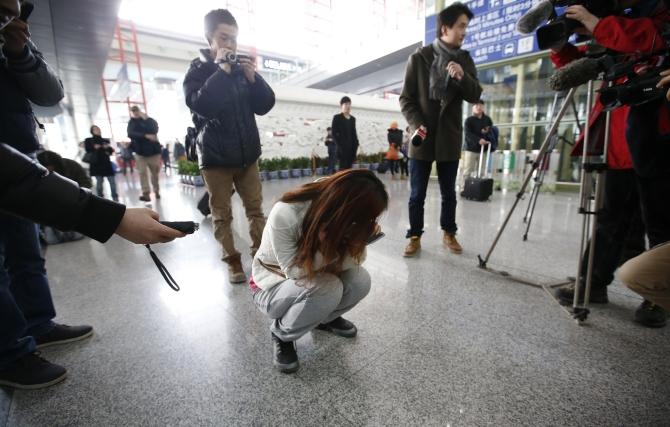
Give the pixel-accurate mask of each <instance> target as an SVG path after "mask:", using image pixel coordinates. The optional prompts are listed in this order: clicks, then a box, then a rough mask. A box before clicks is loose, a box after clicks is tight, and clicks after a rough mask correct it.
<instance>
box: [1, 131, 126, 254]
mask: <svg viewBox="0 0 670 427" xmlns="http://www.w3.org/2000/svg"><path fill="white" fill-rule="evenodd" d="M0 210H4V211H7V212H9V213H12V214H15V215H19V216H22V217H25V218H28V219H30V220H32V221H35V222H38V223H41V224H46V225H51V226H53V227H56V228H58V229H61V230H75V231H78V232H80V233H82V234H84V235H86V236H89V237H91V238H93V239H95V240H97V241H99V242H103V243H104V242H105V241H107V240H108V239H109V238H110V237H111V236H112V234H114V231H116V229H117V227H118V226H119V224H120V223H121V219H122V218H123V215H124V213H125V211H126V207H125V206H124V205H121V204H119V203H115V202H111V201H109V200H105V199H102V198H100V197H97V196H94V195H92V194H91V193H90V192H89V191H87V190H84V189H81V188H80V187H79V185H77V184H76V183H75V182H74V181H71V180H69V179H67V178H64V177H62V176H60V175H58V174H56V173H49V171H47V170H46V169H45V168H44V167H42V166H40V165H38V164H36V163H35V162H33V161H32V160H30V158H28V157H26V156H25V155H23V154H21V153H19V152H18V151H16V150H14V149H13V148H11V147H9V146H8V145H5V144H2V143H0Z"/></svg>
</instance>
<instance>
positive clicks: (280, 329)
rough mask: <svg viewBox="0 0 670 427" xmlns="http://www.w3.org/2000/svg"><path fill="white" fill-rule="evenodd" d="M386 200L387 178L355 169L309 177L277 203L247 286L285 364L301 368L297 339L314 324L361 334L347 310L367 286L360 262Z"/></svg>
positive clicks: (278, 363)
mask: <svg viewBox="0 0 670 427" xmlns="http://www.w3.org/2000/svg"><path fill="white" fill-rule="evenodd" d="M387 207H388V194H387V193H386V189H385V188H384V184H382V182H381V181H380V180H379V179H378V178H377V177H376V176H375V175H374V173H372V172H370V171H368V170H360V169H358V170H345V171H342V172H339V173H337V174H335V175H332V176H330V177H328V178H322V179H321V180H319V181H316V182H312V183H309V184H305V185H303V186H301V187H299V188H297V189H295V190H293V191H290V192H288V193H286V194H284V195H283V196H282V198H281V199H280V201H279V202H277V203H276V204H275V205H274V207H273V208H272V211H271V212H270V216H269V217H268V221H267V225H266V226H265V229H264V230H263V238H262V241H261V245H260V248H259V249H258V252H257V253H256V256H255V257H254V261H253V264H252V279H251V280H250V285H251V290H252V292H253V294H254V295H253V298H254V302H255V303H256V306H257V307H258V308H259V309H260V310H261V311H262V312H263V313H265V314H266V315H267V316H268V317H269V318H270V319H271V320H272V323H271V326H270V331H271V333H272V341H273V345H274V365H275V367H276V368H277V369H279V370H280V371H282V372H287V373H289V372H295V371H297V370H298V367H299V363H298V356H297V353H296V347H295V341H296V340H297V339H298V338H300V337H301V336H303V335H305V334H306V333H308V332H309V331H311V330H312V329H314V328H317V329H321V330H324V331H328V332H331V333H333V334H336V335H339V336H343V337H354V336H355V335H356V332H357V329H356V326H354V324H353V323H351V322H350V321H348V320H345V319H344V318H342V315H343V314H344V313H346V312H347V311H349V310H351V309H352V308H353V307H354V306H356V304H358V303H359V302H360V301H361V300H362V299H363V298H365V296H366V295H367V294H368V292H369V291H370V275H369V274H368V272H367V271H366V270H365V269H364V268H363V267H362V266H361V263H362V262H363V261H364V259H365V254H366V251H365V247H366V245H367V243H368V241H370V240H371V239H372V238H373V237H374V236H375V235H376V234H378V233H379V226H378V225H377V218H378V217H379V216H380V215H381V214H382V213H383V212H384V211H385V210H386V209H387Z"/></svg>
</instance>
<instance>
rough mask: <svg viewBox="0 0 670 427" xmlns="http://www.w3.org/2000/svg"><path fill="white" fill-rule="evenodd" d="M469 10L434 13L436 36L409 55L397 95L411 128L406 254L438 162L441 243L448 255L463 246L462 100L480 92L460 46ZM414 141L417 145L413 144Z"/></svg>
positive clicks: (412, 250) (416, 235) (416, 246)
mask: <svg viewBox="0 0 670 427" xmlns="http://www.w3.org/2000/svg"><path fill="white" fill-rule="evenodd" d="M473 16H474V15H473V13H472V12H471V11H470V9H469V8H468V7H467V6H466V5H464V4H463V3H460V2H456V3H452V4H451V5H449V6H448V7H447V8H445V9H444V10H442V11H441V12H440V13H439V14H438V16H437V35H436V36H437V37H436V38H435V40H434V41H433V43H431V44H430V45H428V46H425V47H422V48H419V49H418V50H417V52H416V53H414V54H413V55H412V56H410V58H409V61H408V63H407V69H406V72H405V81H404V85H403V89H402V94H401V95H400V107H401V109H402V113H403V115H404V116H405V119H406V120H407V122H408V123H409V125H410V126H411V128H412V129H415V133H416V139H414V137H413V140H412V142H413V144H412V146H411V147H410V152H409V155H410V173H411V179H410V187H411V195H410V198H409V206H408V207H409V222H410V229H409V230H407V235H406V237H407V238H408V239H409V244H408V245H407V246H406V247H405V252H404V256H405V257H413V256H415V255H417V253H418V252H419V251H420V249H421V235H422V234H423V231H424V230H423V225H424V224H423V220H424V202H425V200H426V191H427V189H428V181H429V179H430V174H431V170H432V166H433V162H436V164H437V166H436V169H437V179H438V182H439V184H440V193H441V195H442V207H441V213H440V227H441V228H442V231H443V233H444V235H443V238H442V241H443V243H444V245H445V246H446V247H447V248H448V249H449V250H450V251H451V252H452V253H457V254H459V253H461V252H462V251H463V248H462V247H461V245H460V243H459V242H458V240H457V239H456V232H457V230H458V227H457V225H456V176H457V174H458V162H459V160H460V158H461V145H462V141H463V131H462V123H463V112H462V109H463V101H468V102H476V101H477V100H478V99H479V97H480V96H481V94H482V88H481V86H480V85H479V81H478V80H477V69H476V68H475V64H474V61H473V60H472V58H471V57H470V54H469V53H468V51H466V50H463V49H461V46H462V45H463V40H464V38H465V33H466V30H467V27H468V25H469V23H470V20H471V19H472V18H473ZM414 141H416V144H415V143H414Z"/></svg>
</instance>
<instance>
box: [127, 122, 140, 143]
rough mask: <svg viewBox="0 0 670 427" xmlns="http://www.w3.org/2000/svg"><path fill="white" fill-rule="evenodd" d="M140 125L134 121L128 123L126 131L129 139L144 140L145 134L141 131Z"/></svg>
mask: <svg viewBox="0 0 670 427" xmlns="http://www.w3.org/2000/svg"><path fill="white" fill-rule="evenodd" d="M137 125H138V123H136V122H135V121H134V120H130V121H129V122H128V128H127V129H126V131H127V133H128V138H130V139H142V138H144V135H145V133H144V132H143V131H142V130H141V129H138V126H137Z"/></svg>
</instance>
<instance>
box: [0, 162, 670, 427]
mask: <svg viewBox="0 0 670 427" xmlns="http://www.w3.org/2000/svg"><path fill="white" fill-rule="evenodd" d="M308 180H309V178H302V179H291V180H283V181H271V182H264V183H263V193H264V210H265V212H266V213H267V212H269V210H270V208H271V206H272V204H273V201H275V200H277V198H278V197H279V196H280V195H281V194H282V193H283V192H284V191H286V190H288V189H289V188H292V187H294V186H297V185H299V184H300V183H302V182H307V181H308ZM383 180H384V182H385V183H386V185H387V186H388V190H389V193H390V196H391V203H390V208H389V210H388V212H387V213H385V215H384V216H383V218H382V221H381V225H382V227H383V230H384V231H385V232H386V237H385V238H384V239H382V240H380V241H379V242H377V243H374V244H373V245H371V246H370V247H369V250H368V258H367V260H366V262H365V267H366V268H367V269H368V270H369V271H370V274H371V276H372V290H371V292H370V294H369V295H368V297H367V298H365V299H364V300H363V301H362V302H361V303H360V304H359V305H358V306H357V307H355V308H354V309H353V310H352V311H351V312H349V313H347V315H346V316H345V317H347V318H348V319H349V320H351V321H353V322H354V323H355V324H356V325H357V327H358V330H359V333H358V336H357V337H356V338H355V339H345V338H341V337H337V336H334V335H332V334H328V333H326V332H323V331H313V332H312V333H309V334H307V335H306V336H304V337H303V338H301V339H300V340H299V341H298V343H297V346H298V355H299V357H300V363H301V367H300V370H299V371H298V372H297V373H296V374H292V375H287V374H282V373H280V372H278V371H276V370H275V369H274V368H273V366H272V344H271V340H270V332H269V328H268V321H267V319H266V317H265V316H264V315H262V314H261V313H260V312H259V311H258V310H257V308H256V307H255V306H254V304H253V302H252V299H251V294H250V292H249V288H248V286H247V285H231V284H230V283H229V282H228V280H227V272H226V268H225V265H224V264H223V263H222V262H221V260H220V255H221V254H220V248H219V246H218V244H217V242H216V241H215V240H214V237H213V234H212V226H211V222H210V219H209V218H208V219H204V220H203V219H202V215H201V214H200V213H199V212H198V211H197V210H196V202H197V200H198V199H199V197H200V194H201V193H202V191H204V190H203V189H202V188H198V189H195V188H194V187H190V186H186V185H183V184H181V183H180V182H179V178H178V177H177V176H167V177H166V176H163V177H162V178H161V181H162V186H163V190H162V198H161V200H159V201H158V202H156V201H154V202H153V203H152V207H153V208H154V209H156V210H157V211H158V212H160V214H161V217H162V218H163V219H166V220H190V219H194V220H196V221H201V228H200V230H199V231H198V232H196V233H195V234H194V235H192V236H188V237H186V238H184V239H178V240H177V241H174V242H172V243H169V244H163V245H154V249H155V251H156V252H157V253H158V255H159V257H160V258H161V260H162V261H163V263H164V264H165V265H166V266H167V268H168V269H169V270H170V272H171V273H172V275H173V276H174V278H175V279H176V280H177V282H178V283H179V284H180V285H181V291H180V292H174V291H172V290H171V289H170V288H169V287H168V286H167V285H166V284H165V282H164V281H163V278H162V277H161V276H160V274H159V272H158V271H157V269H156V267H155V265H154V264H153V262H152V261H151V258H150V257H149V254H148V253H147V250H146V249H145V248H144V247H142V246H140V245H132V244H130V243H128V242H127V241H124V240H122V239H120V238H118V237H113V238H112V241H111V242H109V243H108V244H106V245H101V244H99V243H97V242H94V241H92V240H90V239H85V240H81V241H78V242H71V243H66V244H60V245H55V246H50V247H48V249H47V252H46V259H47V268H48V273H49V277H50V280H51V288H52V292H53V297H54V300H55V303H56V308H57V311H58V316H57V318H56V320H58V321H60V322H63V323H66V324H80V323H89V324H92V325H93V326H94V327H95V335H94V336H93V337H92V338H91V339H88V340H85V341H82V342H78V343H73V344H71V345H64V346H59V347H50V348H47V349H45V350H44V351H43V356H44V357H46V358H47V359H48V360H50V361H53V362H55V363H59V364H61V365H63V366H65V367H67V368H68V378H67V380H65V381H64V382H62V383H60V384H58V385H56V386H53V387H50V388H47V389H44V390H41V391H31V392H28V391H13V392H10V391H9V390H0V426H8V427H14V426H42V425H49V426H65V425H96V426H107V425H124V426H135V425H142V426H147V425H185V426H186V425H188V426H196V425H198V426H199V425H320V426H326V425H328V426H330V425H333V426H348V425H398V426H406V425H417V426H429V425H435V426H438V425H439V426H484V425H504V426H512V425H513V426H519V425H524V426H525V425H528V426H530V425H533V426H537V425H556V426H589V425H599V426H634V425H644V426H663V425H666V426H667V425H670V415H669V414H670V409H669V408H670V403H669V401H668V397H669V396H670V358H669V357H668V353H669V350H670V346H669V345H668V342H669V340H668V338H670V327H666V328H662V329H648V328H645V327H643V326H639V325H637V324H636V323H634V322H633V321H632V318H633V312H634V310H635V309H636V308H637V307H638V305H639V303H640V301H641V299H640V298H639V297H638V296H637V295H635V294H633V293H632V292H630V291H629V290H627V289H626V288H625V287H623V286H622V285H621V284H620V283H619V282H615V283H614V284H612V285H611V286H610V292H609V295H610V303H609V304H608V305H606V306H592V307H591V308H592V313H591V315H590V316H589V319H588V321H587V322H586V323H585V324H584V325H582V326H578V325H577V324H576V323H575V322H574V321H573V320H572V319H571V318H570V316H569V315H568V314H567V313H566V312H565V311H564V310H563V309H562V308H561V307H560V306H559V305H558V304H557V303H556V302H555V301H554V300H553V299H552V297H551V296H550V295H549V294H548V293H546V292H545V291H544V290H542V289H539V288H533V287H529V286H525V285H522V284H518V283H516V282H512V281H510V280H507V279H505V278H503V277H500V276H495V275H492V274H491V273H488V272H485V271H482V270H480V269H478V268H477V261H476V258H477V255H478V254H482V253H484V252H485V251H486V250H487V249H488V246H489V244H490V243H491V241H492V239H493V237H494V234H495V231H496V229H497V227H498V226H499V225H500V223H501V222H502V219H503V217H504V214H505V212H506V211H507V209H508V208H509V206H510V205H511V203H512V202H513V200H514V194H513V193H507V194H502V193H500V192H495V193H494V196H493V198H492V201H491V202H488V203H478V202H471V201H465V200H459V206H458V211H457V221H458V224H459V239H460V241H461V244H462V245H463V247H464V252H463V254H461V255H454V254H452V253H449V252H448V250H447V249H446V248H445V247H443V245H442V240H441V237H442V236H441V233H440V232H439V221H438V219H439V206H440V199H439V189H438V186H437V182H431V183H430V184H429V190H428V198H427V200H426V234H425V235H424V238H423V250H422V252H421V254H420V256H418V257H416V258H411V259H407V258H403V257H402V252H403V248H404V246H405V244H406V240H405V239H404V236H405V230H406V227H407V200H408V196H409V184H408V183H407V181H391V179H390V176H386V177H384V178H383ZM117 181H118V184H119V191H120V196H121V201H122V202H125V203H128V204H129V205H135V206H139V205H140V203H141V202H139V201H138V200H137V199H138V196H139V183H138V178H137V176H136V175H135V176H134V177H133V178H132V179H131V178H130V177H128V178H124V176H123V175H119V176H118V177H117ZM576 199H577V195H576V194H572V193H557V194H554V195H551V194H543V195H542V196H541V198H540V200H539V204H538V207H537V211H536V214H535V218H534V225H533V228H532V229H531V233H530V236H529V240H528V241H527V242H522V234H523V226H524V224H523V223H522V220H521V218H522V216H523V212H522V211H523V210H524V209H521V208H520V209H519V210H518V211H517V213H516V215H515V216H514V217H513V218H512V221H511V222H510V226H509V227H508V229H507V230H506V232H505V234H504V235H503V238H502V240H501V242H500V244H499V246H498V248H497V249H496V250H495V252H494V253H493V256H492V257H491V262H490V263H491V266H494V267H499V268H504V269H506V270H508V271H510V272H514V273H516V274H520V275H524V276H525V277H528V278H529V279H532V280H539V281H541V282H543V283H551V282H552V281H554V280H557V279H558V280H560V279H562V278H564V277H565V276H568V275H574V274H575V269H576V264H577V257H578V250H579V241H578V240H579V231H580V230H579V228H580V217H579V216H578V214H577V200H576ZM522 208H525V204H524V205H522ZM234 217H235V220H234V228H235V230H236V233H237V239H238V242H244V245H248V239H249V238H248V233H247V223H246V218H245V217H244V214H243V209H242V205H241V202H240V200H239V198H238V197H237V196H234ZM239 246H240V248H241V247H242V246H243V245H242V244H240V245H239ZM245 252H247V251H245ZM243 263H244V266H245V270H246V271H247V273H248V272H249V266H250V258H249V255H248V253H245V254H244V256H243Z"/></svg>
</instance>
